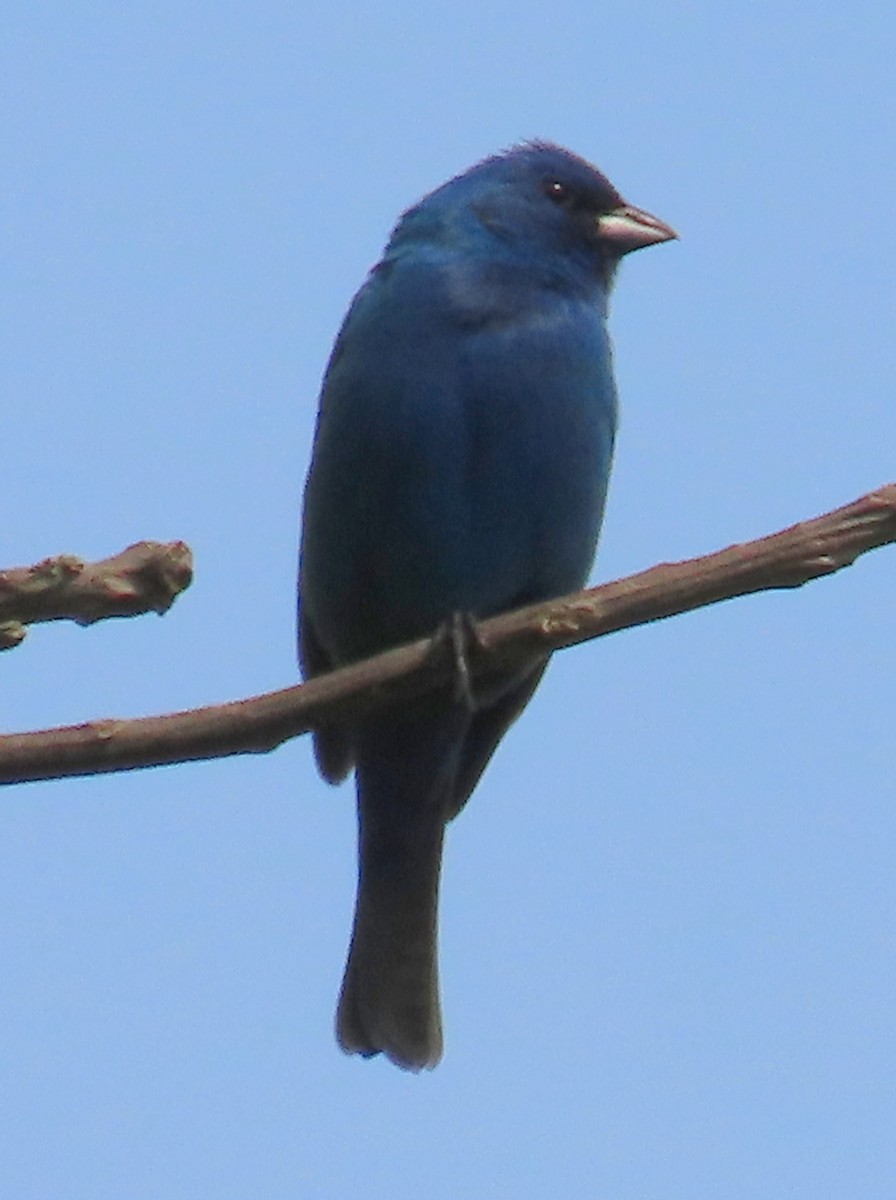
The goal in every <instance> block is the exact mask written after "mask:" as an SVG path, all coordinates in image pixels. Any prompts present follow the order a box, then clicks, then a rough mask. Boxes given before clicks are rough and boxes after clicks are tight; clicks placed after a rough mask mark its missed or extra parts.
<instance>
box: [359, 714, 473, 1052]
mask: <svg viewBox="0 0 896 1200" xmlns="http://www.w3.org/2000/svg"><path fill="white" fill-rule="evenodd" d="M469 722H470V714H469V711H468V709H467V708H466V706H464V705H462V704H458V703H457V702H456V701H455V700H454V698H453V697H452V696H438V695H437V696H433V697H429V698H426V699H425V700H420V701H418V702H417V704H416V705H415V707H414V710H413V711H412V712H410V713H408V712H407V711H404V712H402V713H400V714H398V715H394V714H386V715H385V716H383V717H381V718H378V719H376V720H375V721H371V722H370V723H365V725H364V726H363V728H361V729H356V730H355V733H354V736H353V739H352V740H353V744H354V750H355V754H356V761H357V785H358V899H357V902H356V905H355V923H354V928H353V931H352V941H351V948H350V950H349V955H348V963H347V965H346V968H345V978H344V980H343V983H342V993H341V995H340V997H339V1010H338V1012H337V1015H336V1035H337V1037H338V1039H339V1044H340V1045H341V1046H342V1048H343V1050H345V1051H347V1052H348V1053H350V1054H363V1055H367V1056H369V1055H372V1054H380V1053H382V1054H385V1055H387V1056H388V1057H389V1058H390V1059H392V1061H393V1062H394V1063H397V1064H398V1065H399V1066H401V1067H405V1068H406V1069H408V1070H412V1071H419V1070H422V1069H423V1068H425V1067H434V1066H435V1065H436V1063H437V1062H438V1061H439V1059H440V1058H441V1057H442V1017H441V1012H440V1009H439V979H438V956H437V940H438V903H439V875H440V871H441V863H442V843H443V841H444V837H445V824H446V821H447V819H448V816H449V815H450V812H451V804H452V796H453V792H454V788H455V785H456V777H457V772H458V763H459V760H460V756H461V752H462V747H463V744H464V736H465V733H466V731H467V729H468V728H469Z"/></svg>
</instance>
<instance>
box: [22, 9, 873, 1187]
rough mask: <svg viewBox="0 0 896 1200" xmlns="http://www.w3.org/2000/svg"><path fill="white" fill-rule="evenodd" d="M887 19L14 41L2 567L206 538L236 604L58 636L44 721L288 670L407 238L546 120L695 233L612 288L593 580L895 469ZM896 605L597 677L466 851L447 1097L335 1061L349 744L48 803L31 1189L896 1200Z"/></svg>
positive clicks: (687, 650)
mask: <svg viewBox="0 0 896 1200" xmlns="http://www.w3.org/2000/svg"><path fill="white" fill-rule="evenodd" d="M307 9H313V11H311V12H308V11H305V10H307ZM894 35H896V17H894V15H893V13H892V12H890V11H889V10H888V9H887V7H886V6H884V5H880V4H872V3H867V2H863V0H857V3H855V4H853V5H852V6H851V7H849V9H848V10H847V9H845V8H844V7H843V6H841V5H835V4H832V3H830V4H827V3H810V4H806V5H802V6H791V7H790V9H787V8H786V7H785V8H783V9H782V7H781V6H780V5H777V4H774V5H773V4H770V3H762V2H760V3H756V2H752V3H749V4H747V3H744V2H742V0H734V3H731V4H728V5H725V6H719V5H712V4H699V3H686V4H682V5H675V6H673V5H663V4H657V3H649V2H647V0H644V2H639V0H633V2H631V3H627V4H625V5H616V6H605V5H594V4H593V3H584V2H580V3H576V2H569V0H554V2H553V3H551V4H550V5H546V4H534V3H533V4H528V5H524V6H520V5H519V4H513V5H512V4H509V3H490V2H489V0H485V2H484V3H482V2H480V3H477V4H471V3H464V2H463V0H460V2H457V0H455V3H453V4H451V5H447V4H441V3H439V4H434V5H430V6H424V5H419V4H410V3H407V2H405V0H402V2H400V3H395V4H391V5H387V6H386V7H385V9H384V8H383V6H382V5H354V4H353V5H349V4H344V3H339V2H338V0H337V2H336V3H332V4H329V5H325V6H317V7H315V6H310V5H298V4H285V3H271V2H268V0H259V2H257V3H255V4H252V5H249V4H244V3H224V4H210V3H206V2H205V0H196V2H195V3H193V4H191V5H188V6H187V5H173V4H164V3H161V4H155V5H152V6H148V5H120V4H111V3H102V2H100V3H75V4H58V3H41V2H40V0H36V2H34V3H30V4H28V5H27V6H26V5H15V6H14V7H13V9H12V10H11V11H10V12H8V13H7V14H6V16H5V20H4V35H3V45H2V48H0V71H2V77H3V79H4V91H5V93H6V97H7V103H6V104H5V106H4V113H3V116H2V124H3V130H2V144H3V145H4V178H5V180H6V184H5V187H4V189H3V194H2V196H0V209H2V211H0V238H2V253H3V263H4V270H3V274H4V287H3V289H2V300H0V303H2V308H3V311H2V314H0V338H2V342H3V346H2V356H0V371H2V391H3V396H4V420H5V424H4V435H5V436H4V447H5V452H4V455H3V459H4V470H3V492H2V494H3V498H4V503H5V511H6V514H7V519H6V521H4V523H3V530H2V535H0V566H13V565H19V564H24V563H28V562H32V561H35V560H36V559H38V558H40V557H43V556H45V555H48V554H51V553H55V552H62V551H67V552H74V553H78V554H82V555H84V556H87V557H99V556H103V555H105V554H109V553H113V552H115V551H116V550H118V549H120V548H122V547H123V546H125V545H127V544H128V543H129V542H132V541H136V540H138V539H140V538H144V537H147V538H157V539H169V538H183V539H185V540H186V541H188V542H189V543H190V544H191V545H192V547H193V549H194V552H195V556H196V568H197V575H196V581H195V583H194V585H193V587H192V588H191V589H190V591H189V592H188V593H187V594H186V595H185V596H184V597H183V598H182V599H181V600H180V601H179V602H178V603H177V604H176V605H175V607H174V608H173V609H172V611H171V612H170V614H169V615H168V616H166V617H165V618H164V619H163V620H158V619H156V618H151V617H148V618H143V619H141V620H139V621H121V622H115V623H108V624H106V625H101V626H97V627H95V628H93V629H89V630H81V629H77V628H75V627H73V626H71V627H69V626H59V627H38V628H35V629H34V630H33V631H32V633H31V634H30V635H29V637H28V639H27V641H26V643H25V644H24V645H23V646H22V647H21V648H20V649H17V650H15V651H13V652H11V653H9V654H6V655H4V656H3V658H2V662H0V666H2V671H3V687H2V690H0V721H2V724H3V727H4V728H6V729H8V730H17V729H26V728H36V727H45V726H49V725H54V724H60V723H67V722H75V721H79V720H84V719H87V718H91V717H102V716H113V715H114V716H136V715H140V714H148V713H158V712H165V711H170V710H172V709H177V708H183V707H189V706H191V705H195V704H202V703H212V702H215V701H220V700H227V699H233V698H237V697H242V696H245V695H249V694H253V693H257V692H261V691H264V690H267V689H270V688H274V687H279V686H284V685H286V684H288V683H291V682H293V681H294V679H295V665H294V575H295V558H296V545H297V536H298V511H299V505H300V496H301V485H302V480H303V477H304V473H305V469H306V467H307V461H308V454H309V449H310V440H311V432H312V426H313V419H314V412H315V405H316V396H317V389H318V385H319V380H320V374H321V371H322V369H323V366H324V364H325V362H326V358H327V355H328V352H329V348H330V345H331V341H332V338H333V335H334V333H335V331H336V329H337V327H338V324H339V321H340V319H341V316H342V314H343V312H344V310H345V307H346V305H347V303H348V300H349V299H350V297H351V295H352V293H353V291H354V289H355V288H356V287H357V285H358V284H359V282H360V281H361V279H362V277H363V275H364V272H365V271H366V269H367V268H368V267H369V266H370V264H371V263H372V262H373V261H375V259H376V256H377V254H378V252H379V250H380V248H381V246H382V244H383V241H384V240H385V238H386V236H387V234H388V231H389V229H390V227H391V224H392V222H393V221H394V219H395V217H396V216H397V214H398V213H399V212H400V211H401V210H402V208H404V207H406V206H407V205H408V204H410V203H411V202H412V201H413V200H415V199H416V198H417V197H419V196H420V195H421V194H422V193H423V192H425V191H427V190H428V189H430V188H431V187H433V186H435V185H437V184H438V183H440V182H441V181H442V180H443V179H445V178H447V177H448V176H449V175H451V174H453V173H455V172H456V171H458V170H461V169H463V168H464V167H466V166H468V165H469V164H470V163H471V162H473V161H475V160H476V159H477V158H479V157H481V156H483V155H484V154H486V153H489V152H491V151H493V150H495V149H497V148H499V147H502V146H506V145H508V144H509V143H511V142H512V141H514V140H515V139H518V138H521V137H530V136H543V137H548V138H552V139H554V140H557V141H559V142H561V143H563V144H566V145H568V146H570V147H571V148H572V149H574V150H576V151H578V152H579V153H581V154H583V155H585V156H586V157H588V158H590V159H591V160H593V161H594V162H596V163H597V164H598V165H600V166H601V167H602V168H603V169H604V170H605V171H606V172H607V174H608V175H609V176H610V177H611V179H612V180H613V182H614V183H616V184H617V186H618V187H619V188H620V190H621V191H622V192H623V193H624V194H625V195H626V196H627V197H628V198H629V199H630V200H631V201H632V202H633V203H636V204H639V205H641V206H643V207H646V208H648V209H649V210H650V211H652V212H655V213H657V214H658V215H660V216H661V217H663V218H664V219H666V220H668V221H669V222H671V223H672V224H673V225H675V226H676V228H678V229H679V230H680V233H681V235H682V240H681V242H680V243H678V244H675V245H674V246H668V247H663V248H662V249H657V250H652V251H650V252H649V253H646V254H643V255H637V256H635V257H634V258H633V259H631V260H629V261H627V262H626V263H625V264H624V266H623V268H622V271H621V273H620V279H619V284H618V288H617V293H616V297H615V301H614V307H613V314H612V328H613V334H614V340H615V346H616V361H617V375H618V381H619V387H620V393H621V401H622V427H621V433H620V439H619V443H618V453H617V461H616V468H615V474H614V479H613V483H612V487H611V494H610V501H609V507H608V512H607V519H606V524H605V528H604V535H603V539H602V545H601V551H600V555H599V560H598V564H597V571H596V578H599V579H610V578H614V577H616V576H619V575H623V574H626V573H628V572H631V571H634V570H638V569H640V568H642V567H645V566H649V565H651V564H652V563H654V562H656V561H660V560H669V559H676V558H681V557H685V556H690V555H694V554H699V553H702V552H706V551H710V550H713V549H717V548H719V547H720V546H723V545H727V544H729V543H731V542H734V541H740V540H745V539H747V538H751V537H755V536H759V535H761V534H762V533H765V532H769V531H771V530H773V529H776V528H779V527H781V526H783V525H786V524H790V523H791V522H793V521H795V520H798V519H800V518H802V517H806V516H810V515H814V514H816V513H818V512H821V511H823V510H825V509H829V508H832V507H834V506H836V505H838V504H841V503H844V502H846V501H848V500H851V499H853V498H854V497H855V496H857V495H859V494H861V493H863V492H865V491H868V490H870V489H872V488H873V487H875V486H876V485H878V484H881V483H883V482H885V481H888V480H892V479H896V455H894V445H896V410H894V396H896V349H894V346H896V339H894V328H893V312H894V302H893V297H894V289H896V284H894V279H896V234H894V223H893V221H892V219H891V214H890V209H891V204H892V196H893V193H894V182H896V170H894V167H896V152H894V142H893V129H894V127H896V111H894V109H896V104H894V95H896V93H894V86H893V77H892V62H893V58H894V52H896V45H894V42H896V36H894ZM894 571H896V551H894V550H882V551H879V552H877V553H875V554H873V555H871V556H869V557H867V558H864V559H862V560H861V561H860V562H859V563H858V564H857V565H856V566H855V567H853V568H852V569H851V570H849V571H846V572H843V573H841V574H840V575H838V576H837V577H835V578H832V579H828V580H824V581H820V582H817V583H814V584H812V585H810V586H808V587H806V588H805V589H803V590H801V591H797V592H787V593H784V592H782V593H776V594H769V595H761V596H756V597H753V598H749V599H745V600H740V601H737V602H733V603H729V604H724V605H720V606H716V607H714V608H711V609H708V610H704V611H702V612H699V613H696V614H691V615H688V616H685V617H682V618H679V619H676V620H674V621H670V622H665V623H663V624H661V625H657V626H653V627H649V628H644V629H639V630H635V631H630V632H625V633H622V634H619V635H617V636H615V637H612V638H608V639H605V640H601V641H599V642H597V643H593V644H591V645H589V646H586V647H582V648H579V649H576V650H572V651H569V652H566V653H564V654H562V655H558V656H557V659H556V661H555V663H554V664H553V666H552V668H551V671H550V672H549V674H548V677H547V679H546V681H545V683H544V685H543V687H542V688H541V690H540V692H539V694H538V695H537V697H536V699H535V700H534V702H533V704H532V705H531V708H530V710H529V711H528V712H527V713H526V715H525V717H524V718H523V720H522V721H521V722H520V724H519V725H518V726H517V727H516V728H515V729H514V730H513V731H512V732H511V734H510V735H509V736H508V738H507V741H506V743H505V744H504V746H503V747H502V749H501V751H500V752H499V754H498V755H497V757H496V759H495V761H494V763H493V764H492V766H491V767H490V769H489V772H488V773H487V775H486V777H485V778H484V780H483V782H482V784H481V786H480V788H479V791H478V792H477V795H476V796H475V798H474V800H473V802H472V803H471V804H470V806H469V807H468V809H467V810H466V811H465V812H464V814H463V816H462V818H461V819H460V820H459V821H458V822H457V824H456V825H455V826H453V827H452V830H451V833H450V837H449V845H448V851H447V861H446V870H445V878H444V885H443V905H442V970H443V999H444V1006H445V1017H446V1034H447V1053H446V1057H445V1060H444V1062H443V1064H442V1065H441V1066H440V1067H439V1068H438V1070H437V1071H435V1072H434V1073H432V1074H428V1075H425V1076H422V1077H410V1076H407V1075H404V1074H402V1073H400V1072H398V1071H396V1070H395V1069H394V1068H392V1067H391V1066H390V1065H389V1064H387V1063H384V1062H382V1061H374V1062H369V1063H363V1062H360V1061H356V1060H349V1059H345V1058H343V1056H342V1055H340V1053H339V1052H338V1051H337V1049H336V1047H335V1044H334V1042H333V1038H332V1032H331V1029H332V1016H333V1008H334V1002H335V996H336V991H337V987H338V983H339V977H340V973H341V969H342V962H343V957H344V953H345V947H346V942H347V937H348V930H349V922H350V916H351V906H352V899H353V876H354V842H353V839H354V829H353V826H354V813H353V799H352V793H351V790H350V789H349V788H348V787H344V788H342V789H341V790H339V791H333V790H331V789H329V788H327V787H325V786H324V785H323V784H322V783H321V782H320V781H319V780H318V779H317V778H316V776H315V774H314V771H313V768H312V763H311V756H310V752H309V750H310V748H309V746H308V744H307V741H305V740H301V741H297V742H294V743H292V744H290V745H289V746H287V747H285V748H283V749H281V750H279V751H278V752H276V753H275V754H272V755H268V756H259V757H257V758H246V759H240V760H234V761H229V762H220V763H211V764H201V765H192V766H188V767H181V768H168V769H164V770H157V771H151V772H142V773H136V774H127V775H119V776H114V777H107V778H103V779H84V780H77V781H68V782H59V783H52V784H42V785H29V786H26V787H20V788H12V789H8V790H5V791H4V792H3V795H2V806H0V980H2V983H0V1030H2V1031H3V1033H2V1037H0V1111H2V1113H3V1120H2V1123H0V1176H2V1178H3V1179H4V1181H5V1182H4V1185H3V1186H4V1191H5V1193H6V1194H9V1195H10V1196H15V1197H16V1200H48V1198H52V1200H81V1198H85V1200H86V1198H89V1200H107V1198H108V1200H113V1198H115V1200H120V1198H121V1197H127V1198H128V1200H143V1198H146V1200H155V1198H158V1200H193V1198H197V1200H198V1198H199V1197H208V1196H215V1197H216V1200H231V1198H232V1200H242V1198H244V1197H245V1198H249V1197H253V1198H254V1197H258V1196H264V1197H265V1198H266V1200H281V1198H286V1197H295V1196H301V1197H306V1196H307V1197H317V1196H321V1197H328V1198H330V1197H333V1198H337V1200H341V1198H342V1197H346V1198H348V1197H355V1196H357V1195H359V1194H363V1195H365V1196H368V1197H373V1198H379V1197H389V1198H390V1200H404V1198H405V1197H408V1198H410V1197H414V1198H416V1197H419V1196H426V1197H428V1198H429V1200H441V1198H442V1197H456V1196H458V1195H470V1196H483V1197H486V1196H487V1197H497V1198H500V1197H508V1198H510V1197H513V1198H514V1200H528V1198H530V1197H531V1198H533V1200H534V1198H536V1197H538V1198H540V1197H543V1196H545V1195H554V1194H557V1195H564V1196H570V1197H574V1196H588V1197H597V1198H598V1200H603V1198H607V1200H654V1198H656V1200H679V1198H681V1200H685V1198H687V1200H704V1198H705V1200H716V1198H717V1197H719V1196H724V1197H726V1200H739V1198H741V1197H743V1198H745V1200H746V1198H748V1197H749V1198H750V1200H755V1197H757V1196H763V1195H771V1196H783V1195H786V1196H788V1197H797V1198H803V1197H805V1198H806V1200H809V1198H810V1197H811V1198H812V1200H816V1198H817V1197H819V1196H842V1195H849V1196H861V1197H863V1200H877V1198H878V1197H879V1198H881V1200H883V1198H885V1197H886V1198H887V1200H889V1198H891V1197H892V1195H893V1194H894V1189H896V1143H894V1139H893V1125H894V1116H896V1044H894V1033H893V1031H894V1027H896V1001H894V996H896V957H894V946H893V929H894V924H896V873H894V870H893V857H894V847H896V811H894V804H893V799H894V775H896V763H894V753H893V732H892V716H891V714H892V711H893V702H894V687H896V684H894V680H896V650H894V639H893V621H892V604H893V579H894Z"/></svg>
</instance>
